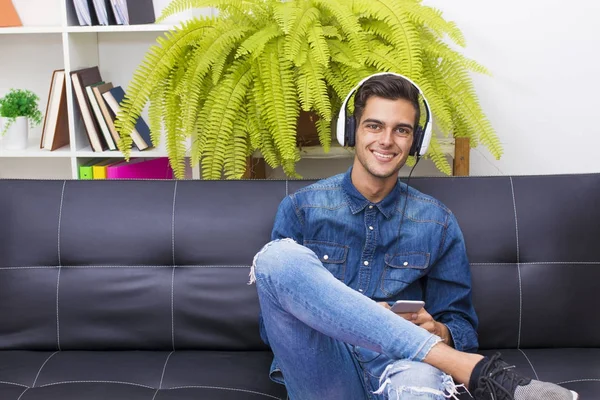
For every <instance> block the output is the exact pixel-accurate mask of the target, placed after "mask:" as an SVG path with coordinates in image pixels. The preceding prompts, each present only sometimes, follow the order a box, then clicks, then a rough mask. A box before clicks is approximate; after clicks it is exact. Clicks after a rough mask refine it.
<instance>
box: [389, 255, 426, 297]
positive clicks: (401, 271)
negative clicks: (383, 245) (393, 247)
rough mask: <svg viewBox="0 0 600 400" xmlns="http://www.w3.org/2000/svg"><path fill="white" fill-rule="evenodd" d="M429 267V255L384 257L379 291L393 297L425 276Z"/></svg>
mask: <svg viewBox="0 0 600 400" xmlns="http://www.w3.org/2000/svg"><path fill="white" fill-rule="evenodd" d="M427 267H429V253H426V252H418V251H413V252H404V253H396V254H386V255H385V268H384V270H383V275H382V276H381V285H380V288H381V291H382V292H383V293H384V294H385V295H386V296H395V295H397V294H398V293H400V292H401V291H402V290H404V289H405V288H406V287H407V286H409V285H410V284H412V283H413V282H415V281H417V280H418V279H420V278H421V277H422V276H424V275H425V272H426V270H427Z"/></svg>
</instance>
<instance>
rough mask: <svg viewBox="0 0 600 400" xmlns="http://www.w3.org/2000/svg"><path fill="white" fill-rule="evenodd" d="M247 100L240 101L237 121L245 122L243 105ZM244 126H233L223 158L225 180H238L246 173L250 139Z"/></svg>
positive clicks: (245, 114) (245, 115)
mask: <svg viewBox="0 0 600 400" xmlns="http://www.w3.org/2000/svg"><path fill="white" fill-rule="evenodd" d="M247 102H248V100H247V99H243V100H242V107H241V108H240V109H239V111H238V112H239V114H238V116H237V118H239V119H238V120H239V121H246V120H247V119H248V116H247V108H246V107H244V106H243V104H245V103H247ZM245 128H246V127H245V125H244V124H239V123H238V124H234V126H233V134H232V140H231V143H230V144H228V145H227V149H226V154H227V157H225V178H226V179H240V178H241V177H242V176H243V175H244V173H245V172H246V161H247V159H248V156H249V155H250V138H249V137H248V134H247V133H246V129H245Z"/></svg>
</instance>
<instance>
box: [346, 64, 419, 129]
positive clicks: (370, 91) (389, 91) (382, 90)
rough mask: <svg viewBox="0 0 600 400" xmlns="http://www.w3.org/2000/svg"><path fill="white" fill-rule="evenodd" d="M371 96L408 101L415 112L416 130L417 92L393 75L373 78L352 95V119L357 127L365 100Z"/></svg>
mask: <svg viewBox="0 0 600 400" xmlns="http://www.w3.org/2000/svg"><path fill="white" fill-rule="evenodd" d="M373 96H377V97H382V98H384V99H388V100H398V99H404V100H408V101H410V102H411V103H412V105H413V107H414V108H415V111H416V116H415V123H414V130H415V131H416V130H417V126H418V125H419V120H420V118H421V109H420V107H419V90H418V89H417V88H416V87H415V86H414V85H413V84H412V83H410V82H409V81H407V80H406V79H404V78H402V77H400V76H397V75H393V74H388V75H378V76H374V77H372V78H369V79H368V80H367V81H366V82H365V83H363V84H362V85H361V86H360V88H358V90H357V91H356V94H355V95H354V119H355V120H356V126H357V127H358V124H359V123H360V118H361V117H362V114H363V112H364V111H365V106H366V105H367V100H368V99H369V98H370V97H373Z"/></svg>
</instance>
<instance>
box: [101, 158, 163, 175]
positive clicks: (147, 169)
mask: <svg viewBox="0 0 600 400" xmlns="http://www.w3.org/2000/svg"><path fill="white" fill-rule="evenodd" d="M106 177H107V179H173V169H172V168H171V164H170V163H169V159H168V158H167V157H160V158H151V159H141V158H135V159H132V160H131V161H130V162H127V161H122V162H120V163H117V164H113V165H109V166H108V167H107V168H106Z"/></svg>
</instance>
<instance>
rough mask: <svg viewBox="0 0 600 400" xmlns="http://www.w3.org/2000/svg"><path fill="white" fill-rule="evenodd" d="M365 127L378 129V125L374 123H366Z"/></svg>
mask: <svg viewBox="0 0 600 400" xmlns="http://www.w3.org/2000/svg"><path fill="white" fill-rule="evenodd" d="M367 129H373V130H376V129H379V125H375V124H369V125H367Z"/></svg>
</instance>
